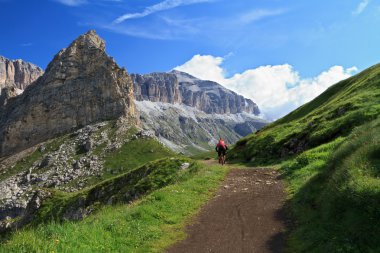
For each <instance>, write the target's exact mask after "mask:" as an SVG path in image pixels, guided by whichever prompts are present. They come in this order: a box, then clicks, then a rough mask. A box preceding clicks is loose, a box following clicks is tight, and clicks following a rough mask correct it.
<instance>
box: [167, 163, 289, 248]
mask: <svg viewBox="0 0 380 253" xmlns="http://www.w3.org/2000/svg"><path fill="white" fill-rule="evenodd" d="M284 200H285V193H284V186H283V183H282V181H281V180H280V177H279V174H278V172H277V171H275V170H271V169H258V168H246V169H232V170H231V171H230V173H229V174H228V176H227V178H226V180H225V181H224V182H223V184H222V186H221V188H220V189H219V191H218V192H217V193H216V195H215V197H214V198H213V199H211V200H210V201H209V202H208V203H207V204H206V205H205V206H204V207H203V208H202V210H201V212H200V213H199V215H198V216H197V218H196V220H195V222H194V223H193V224H192V225H190V226H188V227H187V234H188V236H187V238H186V239H185V240H183V241H180V242H178V243H177V244H175V245H173V246H172V247H171V248H169V249H168V250H167V252H168V253H180V252H194V253H203V252H216V253H224V252H228V253H230V252H231V253H241V252H249V253H256V252H257V253H266V252H283V248H284V235H283V233H284V230H285V223H284V220H285V218H284V214H283V210H282V207H283V203H284Z"/></svg>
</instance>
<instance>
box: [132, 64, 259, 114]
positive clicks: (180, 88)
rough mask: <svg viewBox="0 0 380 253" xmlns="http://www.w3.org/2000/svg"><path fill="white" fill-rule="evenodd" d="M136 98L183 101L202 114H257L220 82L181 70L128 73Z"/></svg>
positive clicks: (254, 106)
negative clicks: (143, 73)
mask: <svg viewBox="0 0 380 253" xmlns="http://www.w3.org/2000/svg"><path fill="white" fill-rule="evenodd" d="M131 77H132V79H133V82H134V93H135V98H136V100H137V101H143V100H149V101H152V102H164V103H171V104H185V105H187V106H191V107H194V108H196V109H198V110H201V111H203V112H205V113H209V114H211V113H218V114H228V113H232V114H235V113H243V112H244V113H248V114H253V115H259V114H260V110H259V107H258V106H257V105H256V104H255V103H254V102H253V101H252V100H250V99H247V98H244V97H243V96H241V95H238V94H236V93H235V92H233V91H231V90H228V89H226V88H225V87H223V86H222V85H220V84H218V83H216V82H213V81H207V80H201V79H198V78H196V77H194V76H192V75H189V74H187V73H184V72H180V71H177V70H173V71H171V72H169V73H160V72H155V73H150V74H145V75H140V74H131Z"/></svg>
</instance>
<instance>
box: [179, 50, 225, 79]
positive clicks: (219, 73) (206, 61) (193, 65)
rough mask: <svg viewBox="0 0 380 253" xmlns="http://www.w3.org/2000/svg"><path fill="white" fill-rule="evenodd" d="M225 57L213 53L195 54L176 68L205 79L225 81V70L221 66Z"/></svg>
mask: <svg viewBox="0 0 380 253" xmlns="http://www.w3.org/2000/svg"><path fill="white" fill-rule="evenodd" d="M223 60H224V58H222V57H214V56H212V55H199V54H197V55H194V56H193V58H191V60H189V61H187V62H186V63H184V64H183V65H181V66H177V67H175V68H174V69H176V70H179V71H183V72H186V73H189V74H191V75H193V76H196V77H198V78H200V79H203V80H211V81H215V82H218V83H224V82H225V71H224V70H223V69H222V67H221V66H220V65H221V64H222V62H223Z"/></svg>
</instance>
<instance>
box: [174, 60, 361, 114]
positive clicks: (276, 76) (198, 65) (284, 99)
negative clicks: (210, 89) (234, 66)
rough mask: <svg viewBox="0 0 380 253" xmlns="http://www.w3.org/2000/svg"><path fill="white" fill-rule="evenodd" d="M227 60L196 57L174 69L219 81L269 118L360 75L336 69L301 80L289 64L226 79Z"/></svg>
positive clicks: (348, 70)
mask: <svg viewBox="0 0 380 253" xmlns="http://www.w3.org/2000/svg"><path fill="white" fill-rule="evenodd" d="M223 60H224V58H222V57H214V56H211V55H195V56H194V57H193V58H192V59H191V60H189V61H188V62H186V63H185V64H183V65H181V66H178V67H176V68H175V69H177V70H180V71H184V72H187V73H189V74H192V75H194V76H196V77H198V78H201V79H207V80H212V81H216V82H219V83H221V84H223V85H224V86H225V87H227V88H229V89H231V90H234V91H235V92H237V93H239V94H242V95H243V96H245V97H247V98H250V99H252V100H253V101H254V102H256V103H257V104H258V105H259V107H260V108H261V109H262V111H263V112H264V114H265V115H266V117H267V118H268V119H276V118H279V117H282V116H284V115H285V114H287V113H288V112H290V111H292V110H294V109H295V108H297V107H299V106H300V105H302V104H304V103H306V102H308V101H310V100H312V99H313V98H315V97H316V96H318V95H319V94H321V93H322V92H323V91H325V90H326V89H327V88H328V87H330V86H331V85H333V84H335V83H337V82H339V81H340V80H343V79H346V78H348V77H350V76H352V75H353V74H354V73H355V72H357V68H356V67H352V68H347V69H345V68H343V67H342V66H333V67H331V68H329V69H328V70H326V71H324V72H322V73H320V74H319V75H318V76H316V77H312V78H306V79H305V78H301V77H300V74H299V73H298V72H297V71H296V70H294V69H293V67H292V66H291V65H289V64H283V65H275V66H271V65H267V66H260V67H258V68H255V69H248V70H246V71H244V72H242V73H237V74H235V75H233V76H232V77H229V78H227V77H226V70H225V69H223V68H222V66H221V65H222V63H223Z"/></svg>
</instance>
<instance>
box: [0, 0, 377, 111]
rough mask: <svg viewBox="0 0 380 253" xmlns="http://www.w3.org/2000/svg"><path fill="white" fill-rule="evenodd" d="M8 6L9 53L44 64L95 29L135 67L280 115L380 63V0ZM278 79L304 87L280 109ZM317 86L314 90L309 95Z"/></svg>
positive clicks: (136, 0)
mask: <svg viewBox="0 0 380 253" xmlns="http://www.w3.org/2000/svg"><path fill="white" fill-rule="evenodd" d="M0 9H1V14H2V15H0V26H1V40H0V55H3V56H5V57H7V58H11V59H16V58H22V59H25V60H27V61H30V62H33V63H35V64H37V65H39V66H41V67H43V68H45V67H46V65H47V64H48V63H49V61H50V60H51V59H52V58H53V56H54V54H56V53H57V52H58V51H59V50H60V49H61V48H63V47H66V46H67V45H68V44H69V43H70V42H71V41H72V40H73V39H75V38H76V37H77V36H78V35H80V34H81V33H84V32H86V31H87V30H89V29H96V30H97V32H98V34H99V35H100V36H101V37H103V38H104V39H105V40H106V42H107V52H108V53H109V54H110V55H111V56H113V57H114V58H115V59H116V61H117V62H118V63H119V65H122V66H125V67H126V68H127V70H128V71H129V72H138V73H148V72H153V71H169V70H171V69H173V68H175V67H178V69H182V70H186V71H188V72H190V73H192V74H198V76H199V77H202V78H208V79H212V80H215V81H219V82H221V83H222V84H224V85H226V86H227V87H229V88H231V89H234V90H235V91H237V92H239V93H241V94H243V95H246V96H248V97H250V98H252V99H254V100H256V101H257V102H259V105H260V103H261V104H262V107H264V108H266V109H267V112H268V114H271V115H270V117H272V118H276V117H278V116H281V115H283V114H284V113H286V112H287V111H289V110H290V109H293V108H294V107H296V106H298V105H299V104H302V103H303V102H306V101H308V100H310V99H311V98H312V97H313V96H315V95H318V93H320V92H321V90H322V91H323V89H325V88H326V87H328V86H329V85H331V84H332V83H331V82H332V81H337V80H340V79H342V78H346V77H348V76H350V75H352V74H355V73H357V72H358V71H360V70H363V69H365V68H367V67H369V66H371V65H373V64H376V63H378V62H380V46H379V45H380V32H379V28H378V25H379V24H380V1H377V0H344V1H343V0H330V1H327V0H318V1H317V0H308V1H304V0H303V1H302V0H297V1H296V0H287V1H285V0H255V1H253V0H235V1H231V0H0ZM194 57H195V58H194ZM197 57H198V58H197ZM186 63H187V65H185V66H184V64H186ZM207 64H208V65H207ZM210 64H211V65H210ZM189 66H190V67H189ZM268 66H269V67H270V68H269V69H268V68H267V69H266V68H265V67H268ZM334 66H335V67H338V68H333V67H334ZM206 68H207V69H206ZM202 70H203V71H204V72H202ZM208 70H210V71H208ZM205 71H208V72H207V73H205ZM212 71H214V72H213V73H211V72H212ZM219 72H220V73H219ZM323 73H327V74H325V75H323ZM252 75H253V76H252ZM278 75H283V76H281V78H279V79H281V80H276V76H278ZM326 75H327V77H326ZM332 75H334V76H335V77H336V78H332V77H331V76H332ZM247 78H248V79H247ZM249 78H250V79H249ZM321 78H322V79H323V78H324V79H325V81H320V80H319V79H321ZM242 79H244V82H243V81H242ZM237 80H239V81H237ZM326 80H328V81H326ZM275 82H281V85H282V86H286V89H285V92H288V91H292V92H293V93H295V94H286V96H288V98H286V99H285V100H286V101H283V102H284V103H282V104H281V103H280V104H279V105H277V108H276V106H272V107H273V108H271V104H270V101H269V102H268V101H264V100H265V99H263V97H264V96H267V94H271V92H275V91H276V90H278V87H277V86H276V85H272V84H273V83H275ZM321 82H322V83H321ZM323 82H330V83H329V84H326V83H323ZM302 85H303V86H305V87H306V88H304V89H303V90H302V91H301V89H300V88H299V87H301V86H302ZM307 85H317V86H318V85H319V86H318V87H319V88H322V89H319V88H318V89H314V88H315V87H313V86H307ZM266 87H269V88H268V90H265V91H264V92H262V91H261V90H262V89H266ZM270 87H271V88H270ZM294 87H298V88H299V91H297V92H298V93H297V92H296V91H295V89H293V88H294ZM309 87H313V89H314V90H315V94H312V95H305V94H304V93H305V90H307V88H309ZM247 90H249V92H246V91H247ZM260 92H261V93H262V94H259V95H257V93H260ZM280 95H282V94H280ZM297 96H304V97H297ZM291 97H293V98H291ZM294 97H296V98H294ZM280 100H281V99H280ZM288 107H289V108H288ZM285 108H286V109H285ZM281 110H282V111H281Z"/></svg>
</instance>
